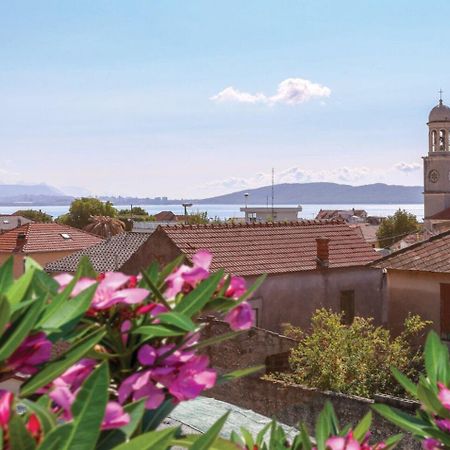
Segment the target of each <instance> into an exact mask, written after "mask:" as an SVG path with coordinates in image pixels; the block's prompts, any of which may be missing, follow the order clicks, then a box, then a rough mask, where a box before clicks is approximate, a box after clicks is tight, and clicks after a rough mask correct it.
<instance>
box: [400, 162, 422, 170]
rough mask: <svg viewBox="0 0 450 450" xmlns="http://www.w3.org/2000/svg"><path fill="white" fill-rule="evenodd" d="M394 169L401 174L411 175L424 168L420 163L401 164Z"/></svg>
mask: <svg viewBox="0 0 450 450" xmlns="http://www.w3.org/2000/svg"><path fill="white" fill-rule="evenodd" d="M394 167H395V168H396V169H397V170H399V171H400V172H405V173H410V172H415V171H416V170H420V169H421V168H422V165H421V164H419V163H405V162H399V163H398V164H396V165H395V166H394Z"/></svg>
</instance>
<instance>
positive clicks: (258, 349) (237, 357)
mask: <svg viewBox="0 0 450 450" xmlns="http://www.w3.org/2000/svg"><path fill="white" fill-rule="evenodd" d="M205 320H206V321H207V326H206V328H205V330H204V333H203V337H204V338H210V337H214V336H217V335H220V334H223V333H227V332H229V331H230V330H229V327H228V325H227V324H226V323H225V322H221V321H219V320H215V319H213V318H207V319H205ZM295 344H296V341H295V340H293V339H290V338H288V337H286V336H282V335H279V334H276V333H273V332H270V331H267V330H263V329H260V328H252V329H250V330H248V331H245V332H244V333H241V334H240V335H238V336H237V337H236V338H233V339H231V340H229V341H226V342H223V343H221V344H218V345H216V346H213V347H210V348H208V349H207V350H206V352H207V354H208V355H209V357H210V358H211V361H212V365H213V366H214V367H215V368H217V370H218V371H219V373H225V372H230V371H232V370H237V369H242V368H247V367H251V366H256V365H261V364H263V365H264V366H265V367H266V372H267V371H270V369H273V367H274V366H276V365H278V366H279V367H280V368H282V367H283V366H284V365H285V362H286V358H287V355H288V354H289V350H290V349H291V348H292V347H293V346H295ZM268 366H269V367H268ZM263 374H264V371H261V372H260V373H258V374H255V375H252V376H248V377H245V378H241V379H238V380H235V381H233V382H230V383H227V384H223V385H218V386H216V387H215V388H214V389H211V390H209V391H208V392H207V395H209V396H210V397H213V398H215V399H218V400H222V401H225V402H228V403H232V404H235V405H237V406H240V407H242V408H247V409H251V410H252V411H255V412H257V413H259V414H263V415H264V416H267V417H275V418H276V419H277V420H279V421H280V422H282V423H285V424H287V425H292V426H295V425H297V424H298V423H299V422H300V421H301V422H304V423H305V424H306V425H307V426H308V428H309V429H310V430H313V429H314V425H315V421H316V420H317V417H318V415H319V413H320V411H321V410H322V408H323V407H324V405H325V403H326V402H327V401H331V403H332V404H333V406H334V408H335V410H336V413H337V415H338V417H339V420H340V423H341V424H347V423H353V424H355V423H356V422H358V421H359V420H360V419H361V418H362V417H363V416H364V415H365V414H366V413H367V412H368V411H369V410H370V406H371V405H373V404H374V400H370V399H366V398H360V397H356V396H351V395H344V394H339V393H336V392H323V391H319V390H317V389H311V388H307V387H304V386H300V385H294V384H286V383H282V382H273V381H268V380H263V379H261V375H263ZM376 401H377V402H378V403H388V404H391V406H394V407H396V408H400V409H402V410H404V411H406V412H411V413H413V412H414V411H415V409H416V408H417V407H418V404H416V403H415V402H409V401H406V400H402V399H395V398H392V397H389V396H384V395H383V396H377V398H376ZM371 429H372V431H373V433H374V435H375V436H376V437H377V438H385V437H387V436H392V435H393V434H397V433H399V432H400V430H399V429H398V428H396V427H395V426H393V425H391V424H390V423H389V422H387V421H385V420H384V419H382V418H381V417H380V416H378V415H377V414H375V413H374V415H373V425H372V428H371ZM397 448H399V449H412V450H414V449H420V448H421V446H420V445H419V444H418V443H417V442H416V441H414V440H413V439H412V437H411V436H405V438H404V439H403V440H402V442H401V444H400V445H399V446H398V447H397Z"/></svg>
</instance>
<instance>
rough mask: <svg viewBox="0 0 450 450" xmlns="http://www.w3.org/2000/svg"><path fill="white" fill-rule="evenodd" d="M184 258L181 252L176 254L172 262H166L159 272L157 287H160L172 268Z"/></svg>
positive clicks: (178, 264)
mask: <svg viewBox="0 0 450 450" xmlns="http://www.w3.org/2000/svg"><path fill="white" fill-rule="evenodd" d="M184 259H185V255H184V254H183V253H182V254H181V255H179V256H177V257H176V258H175V259H174V260H173V261H172V262H170V263H169V264H167V265H166V266H165V267H164V268H163V269H162V270H161V272H160V274H159V282H158V287H159V288H160V289H161V288H162V287H163V285H164V283H165V280H166V278H167V277H168V276H169V275H170V274H171V273H172V272H173V271H174V269H175V268H176V267H178V266H180V265H181V264H182V263H183V261H184Z"/></svg>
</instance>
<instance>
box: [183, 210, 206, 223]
mask: <svg viewBox="0 0 450 450" xmlns="http://www.w3.org/2000/svg"><path fill="white" fill-rule="evenodd" d="M186 222H187V223H188V224H189V225H205V224H208V223H209V220H208V212H207V211H197V212H196V213H191V214H188V215H187V217H186Z"/></svg>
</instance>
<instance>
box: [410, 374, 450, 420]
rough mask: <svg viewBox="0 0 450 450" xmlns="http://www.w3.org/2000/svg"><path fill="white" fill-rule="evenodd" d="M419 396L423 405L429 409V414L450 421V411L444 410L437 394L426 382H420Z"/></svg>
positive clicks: (418, 387)
mask: <svg viewBox="0 0 450 450" xmlns="http://www.w3.org/2000/svg"><path fill="white" fill-rule="evenodd" d="M417 396H418V398H419V400H420V402H421V403H422V405H423V406H425V407H426V408H427V410H428V412H430V413H432V414H437V415H439V416H441V417H444V418H446V419H450V411H448V409H446V408H444V406H443V405H442V403H441V402H440V400H439V399H438V397H437V395H436V394H435V392H434V391H433V390H432V389H431V388H429V387H428V386H427V385H426V384H425V381H424V380H420V381H419V384H418V386H417Z"/></svg>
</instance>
